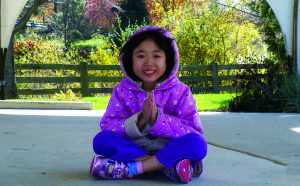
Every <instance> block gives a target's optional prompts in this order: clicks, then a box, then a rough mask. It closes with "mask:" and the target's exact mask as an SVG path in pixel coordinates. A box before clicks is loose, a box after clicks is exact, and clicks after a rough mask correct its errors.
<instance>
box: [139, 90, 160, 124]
mask: <svg viewBox="0 0 300 186" xmlns="http://www.w3.org/2000/svg"><path fill="white" fill-rule="evenodd" d="M157 111H158V109H157V105H156V103H155V97H154V91H151V93H150V95H149V97H148V99H147V100H146V102H145V104H144V108H143V111H142V113H141V115H140V117H139V119H138V122H137V126H138V128H139V130H142V129H143V128H144V127H145V125H146V124H147V123H148V122H149V121H150V122H151V123H152V124H154V123H155V122H156V118H157Z"/></svg>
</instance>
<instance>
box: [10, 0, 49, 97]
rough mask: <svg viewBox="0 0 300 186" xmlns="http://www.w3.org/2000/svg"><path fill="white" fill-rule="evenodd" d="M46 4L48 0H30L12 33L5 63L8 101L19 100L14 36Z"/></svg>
mask: <svg viewBox="0 0 300 186" xmlns="http://www.w3.org/2000/svg"><path fill="white" fill-rule="evenodd" d="M45 2H47V0H29V1H28V2H27V4H26V6H25V8H24V9H23V11H22V13H21V18H20V20H19V22H18V23H17V24H16V25H15V27H14V29H13V31H12V34H11V38H10V42H9V45H8V50H7V55H6V61H5V81H6V85H5V97H6V98H8V99H9V98H17V85H16V77H15V63H14V36H15V34H16V33H17V32H19V31H20V30H21V29H22V28H24V27H25V26H26V23H27V22H28V20H29V19H30V17H31V15H32V14H33V13H34V12H35V11H36V10H37V8H38V7H39V6H40V5H41V4H43V3H45Z"/></svg>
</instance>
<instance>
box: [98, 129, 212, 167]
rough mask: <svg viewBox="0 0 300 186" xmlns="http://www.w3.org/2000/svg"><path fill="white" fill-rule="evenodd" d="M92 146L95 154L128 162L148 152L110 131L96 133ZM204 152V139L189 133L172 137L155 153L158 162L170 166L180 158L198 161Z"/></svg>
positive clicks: (205, 149) (205, 147) (205, 145)
mask: <svg viewBox="0 0 300 186" xmlns="http://www.w3.org/2000/svg"><path fill="white" fill-rule="evenodd" d="M93 147H94V151H95V153H96V154H98V155H102V156H105V157H108V158H111V159H114V160H120V161H123V162H129V161H132V160H134V159H136V158H138V157H141V156H143V155H146V154H149V152H147V151H145V150H143V149H142V148H141V147H140V146H139V145H137V144H135V143H133V142H131V141H128V140H125V139H124V138H123V137H122V136H121V135H119V134H117V133H115V132H111V131H103V132H100V133H98V134H97V135H96V136H95V138H94V141H93ZM206 153H207V143H206V141H205V139H204V138H203V137H202V136H199V135H198V134H194V133H190V134H187V135H185V136H182V137H180V138H176V139H172V140H171V141H169V142H168V144H167V145H166V146H165V147H164V148H162V149H161V150H159V151H158V152H157V153H156V154H155V155H156V157H157V159H158V160H159V162H160V163H162V164H164V165H165V166H166V167H167V168H171V167H172V166H173V165H175V163H176V162H177V161H179V160H181V159H191V160H193V162H194V163H195V162H196V161H200V160H202V159H203V158H204V157H205V156H206Z"/></svg>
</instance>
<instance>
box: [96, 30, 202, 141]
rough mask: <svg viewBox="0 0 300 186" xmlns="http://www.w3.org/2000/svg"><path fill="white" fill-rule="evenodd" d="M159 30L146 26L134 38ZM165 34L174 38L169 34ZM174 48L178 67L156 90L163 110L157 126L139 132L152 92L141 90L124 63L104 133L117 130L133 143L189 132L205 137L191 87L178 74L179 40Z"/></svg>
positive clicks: (109, 107) (148, 125)
mask: <svg viewBox="0 0 300 186" xmlns="http://www.w3.org/2000/svg"><path fill="white" fill-rule="evenodd" d="M156 28H157V27H153V26H147V27H143V28H141V29H139V30H138V31H136V32H135V33H134V34H133V35H135V34H136V33H139V32H143V31H144V30H149V29H156ZM164 35H165V36H167V37H170V38H173V36H172V35H171V34H170V33H169V32H167V31H165V33H164ZM129 39H130V38H129ZM173 48H174V51H175V55H176V57H175V59H176V62H175V64H176V65H175V66H174V69H173V70H172V73H171V75H170V76H169V77H168V78H167V79H166V80H165V81H164V82H161V83H159V84H157V85H156V88H155V90H154V96H155V101H156V104H157V107H158V109H159V114H158V117H157V120H156V123H154V124H153V125H152V124H150V123H148V124H147V125H146V127H145V128H144V130H143V131H139V130H138V128H137V126H136V122H137V118H138V115H139V114H140V113H141V112H142V110H143V106H144V103H145V101H146V99H147V98H148V95H149V92H146V91H144V90H143V89H142V88H141V85H142V84H141V83H139V82H135V81H133V80H132V79H130V78H129V77H128V76H127V75H126V72H125V71H124V68H123V64H122V61H121V60H120V64H121V69H122V71H123V73H124V75H125V78H124V79H123V80H122V81H121V82H120V83H119V84H118V85H117V86H116V87H115V88H114V91H113V93H112V96H111V99H110V101H109V104H108V106H107V110H106V112H105V114H104V116H103V118H102V120H101V122H100V127H101V130H102V131H107V130H109V131H114V132H116V133H119V134H120V135H122V136H124V137H125V138H126V139H129V140H130V139H131V140H134V139H137V138H139V137H141V136H147V137H149V138H162V139H167V140H170V139H173V138H178V137H181V136H184V135H186V134H188V133H197V134H199V135H202V134H203V128H202V125H201V121H200V117H199V114H198V111H197V106H196V101H195V99H194V97H193V95H192V93H191V91H190V88H189V87H188V86H187V85H185V84H184V83H182V82H181V81H179V79H178V78H177V75H176V74H177V72H178V69H179V54H178V48H177V45H176V43H175V40H174V41H173ZM121 56H122V54H121ZM120 59H121V58H120Z"/></svg>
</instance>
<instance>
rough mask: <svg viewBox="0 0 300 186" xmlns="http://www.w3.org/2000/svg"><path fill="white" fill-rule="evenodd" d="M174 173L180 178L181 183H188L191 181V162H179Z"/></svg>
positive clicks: (186, 160)
mask: <svg viewBox="0 0 300 186" xmlns="http://www.w3.org/2000/svg"><path fill="white" fill-rule="evenodd" d="M176 172H177V173H178V176H179V177H180V181H181V182H182V183H189V181H191V180H192V174H193V168H192V165H191V160H189V159H185V160H182V161H181V162H179V165H178V166H176Z"/></svg>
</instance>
